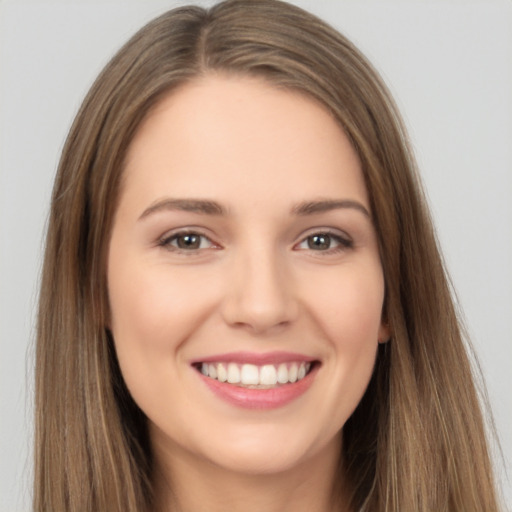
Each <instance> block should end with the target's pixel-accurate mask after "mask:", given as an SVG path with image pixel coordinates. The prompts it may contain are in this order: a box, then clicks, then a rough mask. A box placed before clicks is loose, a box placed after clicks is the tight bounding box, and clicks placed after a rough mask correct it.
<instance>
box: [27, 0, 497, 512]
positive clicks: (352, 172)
mask: <svg viewBox="0 0 512 512" xmlns="http://www.w3.org/2000/svg"><path fill="white" fill-rule="evenodd" d="M36 367H37V374H36V386H37V396H36V408H37V419H36V480H35V509H36V510H77V511H78V510H109V511H114V510H123V511H126V510H133V511H135V510H158V511H160V510H238V509H240V508H242V507H243V508H244V510H247V509H250V508H249V507H251V506H253V508H254V510H261V509H266V510H273V509H275V510H288V509H293V510H301V507H302V509H304V510H319V511H324V510H325V511H327V510H350V511H355V510H368V511H373V510H383V511H384V510H385V511H398V510H400V511H403V510H415V511H416V510H418V511H422V510H423V511H427V510H429V511H430V510H436V511H437V510H453V511H455V510H457V511H458V510H465V511H466V510H467V511H470V510H475V511H476V510H490V511H491V510H497V509H498V508H497V503H496V498H495V493H494V487H493V479H492V470H491V465H490V462H489V456H488V451H487V447H486V442H485V435H484V429H483V422H482V416H481V413H480V410H479V405H478V400H477V395H476V392H475V389H474V386H473V384H472V376H471V369H470V364H469V361H468V358H467V356H466V352H465V348H464V344H463V341H462V335H461V329H460V327H459V324H458V321H457V318H456V314H455V311H454V307H453V304H452V301H451V297H450V290H449V287H448V284H447V279H446V276H445V273H444V270H443V266H442V261H441V258H440V255H439V252H438V249H437V245H436V240H435V236H434V234H433V229H432V225H431V221H430V219H429V216H428V212H427V210H426V207H425V204H424V200H423V196H422V193H421V189H420V186H419V183H418V180H417V177H416V173H415V167H414V162H413V159H412V156H411V154H410V151H409V149H408V147H407V138H406V134H405V132H404V130H403V127H402V125H401V122H400V120H399V116H398V114H397V112H396V108H395V107H394V105H393V102H392V100H391V99H390V97H389V94H388V93H387V91H386V89H385V87H384V86H383V84H382V82H381V81H380V79H379V78H378V76H377V75H376V73H375V71H373V70H372V68H371V66H370V65H369V64H368V63H367V61H366V60H365V59H364V57H362V56H361V54H360V53H359V52H358V51H357V50H356V49H355V48H354V47H353V46H352V45H351V44H350V43H349V42H348V41H347V40H346V39H345V38H343V37H342V36H341V35H339V34H338V33H337V32H335V31H334V30H333V29H331V28H330V27H328V26H326V25H325V24H324V23H322V22H321V21H319V20H318V19H316V18H314V17H312V16H311V15H309V14H307V13H305V12H304V11H301V10H300V9H298V8H296V7H292V6H290V5H287V4H285V3H282V2H278V1H267V0H265V1H258V2H252V1H237V0H235V1H228V2H224V3H221V4H219V5H217V6H215V7H213V8H212V9H211V10H209V11H206V10H203V9H199V8H192V7H190V8H182V9H177V10H174V11H171V12H169V13H167V14H165V15H163V16H162V17H160V18H158V19H157V20H155V21H153V22H152V23H150V24H149V25H147V26H146V27H144V28H143V29H142V30H141V31H140V32H139V33H138V34H136V35H135V36H134V37H133V38H132V39H131V40H130V41H129V42H128V43H127V44H126V45H125V47H124V48H122V49H121V51H120V52H119V53H118V54H117V56H115V57H114V58H113V60H112V61H111V62H110V63H109V64H108V65H107V67H106V68H105V70H104V71H103V72H102V74H101V75H100V77H99V78H98V80H97V81H96V83H95V84H94V85H93V87H92V89H91V91H90V92H89V94H88V96H87V98H86V99H85V101H84V104H83V106H82V108H81V109H80V111H79V113H78V115H77V118H76V120H75V123H74V125H73V127H72V129H71V133H70V135H69V138H68V141H67V143H66V146H65V148H64V151H63V155H62V159H61V163H60V167H59V172H58V176H57V178H56V183H55V188H54V194H53V201H52V212H51V218H50V224H49V231H48V238H47V250H46V259H45V266H44V271H43V281H42V289H41V299H40V313H39V329H38V347H37V365H36ZM56 368H58V369H59V372H56V371H55V369H56Z"/></svg>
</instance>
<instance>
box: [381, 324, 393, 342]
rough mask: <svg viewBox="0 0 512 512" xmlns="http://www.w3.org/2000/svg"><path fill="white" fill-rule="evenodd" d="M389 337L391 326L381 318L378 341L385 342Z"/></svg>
mask: <svg viewBox="0 0 512 512" xmlns="http://www.w3.org/2000/svg"><path fill="white" fill-rule="evenodd" d="M390 338H391V328H390V327H389V324H388V322H386V321H385V320H382V322H381V324H380V327H379V336H378V340H379V343H387V342H388V341H389V339H390Z"/></svg>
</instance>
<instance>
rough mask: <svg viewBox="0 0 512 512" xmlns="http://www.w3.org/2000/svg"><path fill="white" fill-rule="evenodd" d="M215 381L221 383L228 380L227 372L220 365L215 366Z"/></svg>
mask: <svg viewBox="0 0 512 512" xmlns="http://www.w3.org/2000/svg"><path fill="white" fill-rule="evenodd" d="M217 379H218V380H220V381H221V382H226V381H227V380H228V371H227V370H226V367H225V366H224V365H223V364H222V363H220V364H219V365H218V366H217Z"/></svg>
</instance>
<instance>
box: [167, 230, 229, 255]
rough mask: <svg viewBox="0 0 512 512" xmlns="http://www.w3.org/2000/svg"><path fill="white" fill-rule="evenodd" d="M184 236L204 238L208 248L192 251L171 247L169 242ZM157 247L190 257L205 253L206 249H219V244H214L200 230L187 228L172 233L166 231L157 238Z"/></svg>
mask: <svg viewBox="0 0 512 512" xmlns="http://www.w3.org/2000/svg"><path fill="white" fill-rule="evenodd" d="M186 235H196V236H198V237H200V238H204V239H206V240H208V242H209V244H210V246H209V247H199V248H195V249H194V248H192V249H182V248H180V247H177V246H175V245H171V242H173V241H174V240H176V239H177V238H179V237H180V236H186ZM157 245H158V246H159V247H162V248H163V249H166V250H168V251H170V252H175V253H181V254H186V255H187V256H192V255H194V254H198V253H199V252H202V251H205V250H207V249H219V248H220V246H219V244H217V243H215V242H214V241H213V240H212V238H211V237H210V236H208V235H207V234H206V233H205V232H204V231H203V230H202V229H200V228H195V227H187V228H177V229H175V230H172V231H167V232H166V233H165V234H164V235H163V236H161V237H159V238H158V240H157Z"/></svg>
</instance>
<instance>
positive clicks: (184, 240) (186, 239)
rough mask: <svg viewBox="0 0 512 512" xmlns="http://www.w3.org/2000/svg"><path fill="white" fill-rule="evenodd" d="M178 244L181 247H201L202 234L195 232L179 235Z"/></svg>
mask: <svg viewBox="0 0 512 512" xmlns="http://www.w3.org/2000/svg"><path fill="white" fill-rule="evenodd" d="M176 245H177V246H178V248H179V249H199V247H200V246H201V236H200V235H195V234H187V235H179V236H177V237H176Z"/></svg>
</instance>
